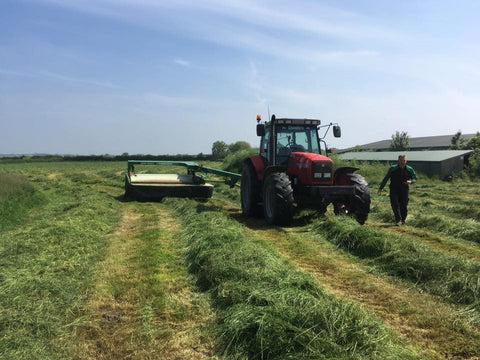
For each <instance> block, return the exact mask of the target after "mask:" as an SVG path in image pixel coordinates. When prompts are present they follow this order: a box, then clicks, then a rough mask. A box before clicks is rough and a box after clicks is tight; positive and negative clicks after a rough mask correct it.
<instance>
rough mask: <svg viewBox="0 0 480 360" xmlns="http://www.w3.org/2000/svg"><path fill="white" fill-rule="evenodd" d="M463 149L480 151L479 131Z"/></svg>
mask: <svg viewBox="0 0 480 360" xmlns="http://www.w3.org/2000/svg"><path fill="white" fill-rule="evenodd" d="M465 148H466V149H473V150H476V151H480V131H477V134H476V135H475V136H474V137H472V138H471V139H470V140H468V142H467V144H466V146H465Z"/></svg>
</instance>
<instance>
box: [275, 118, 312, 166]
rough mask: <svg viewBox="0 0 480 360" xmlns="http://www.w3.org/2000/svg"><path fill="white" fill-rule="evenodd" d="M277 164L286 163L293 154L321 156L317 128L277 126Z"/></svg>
mask: <svg viewBox="0 0 480 360" xmlns="http://www.w3.org/2000/svg"><path fill="white" fill-rule="evenodd" d="M276 132H277V146H276V149H277V154H276V158H277V164H283V163H286V162H287V160H288V156H289V155H290V153H291V152H295V151H299V152H309V153H316V154H320V149H319V145H318V134H317V127H316V126H305V125H302V126H299V125H277V127H276Z"/></svg>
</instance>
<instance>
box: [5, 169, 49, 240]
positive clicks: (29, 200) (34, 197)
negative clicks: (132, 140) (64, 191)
mask: <svg viewBox="0 0 480 360" xmlns="http://www.w3.org/2000/svg"><path fill="white" fill-rule="evenodd" d="M44 202H45V198H44V196H43V195H42V194H41V193H40V192H38V191H35V188H34V187H33V185H32V184H31V183H30V181H29V180H28V178H27V177H26V176H24V175H22V174H19V173H0V232H2V231H6V230H7V228H10V227H12V226H15V225H17V224H19V223H20V222H21V221H22V220H23V218H24V217H25V216H26V214H27V213H28V211H29V210H30V209H32V208H34V207H36V206H39V205H41V204H42V203H44Z"/></svg>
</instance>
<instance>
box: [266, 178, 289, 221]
mask: <svg viewBox="0 0 480 360" xmlns="http://www.w3.org/2000/svg"><path fill="white" fill-rule="evenodd" d="M263 214H264V216H265V220H266V221H267V223H269V224H270V225H274V224H275V225H288V224H290V223H291V221H292V218H293V189H292V184H291V183H290V179H289V178H288V176H287V174H285V173H283V172H274V173H272V174H270V175H269V176H268V177H267V179H266V180H265V184H264V186H263Z"/></svg>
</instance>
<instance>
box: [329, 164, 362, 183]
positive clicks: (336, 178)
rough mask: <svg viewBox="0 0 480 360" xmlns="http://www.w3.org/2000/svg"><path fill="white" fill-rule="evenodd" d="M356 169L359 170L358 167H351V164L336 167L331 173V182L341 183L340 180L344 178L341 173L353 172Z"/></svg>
mask: <svg viewBox="0 0 480 360" xmlns="http://www.w3.org/2000/svg"><path fill="white" fill-rule="evenodd" d="M357 170H360V169H359V168H356V167H351V166H342V167H339V168H338V169H336V170H335V174H334V175H333V183H334V184H335V185H342V182H343V181H344V179H345V177H344V176H343V175H345V174H353V173H354V172H355V171H357Z"/></svg>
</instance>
